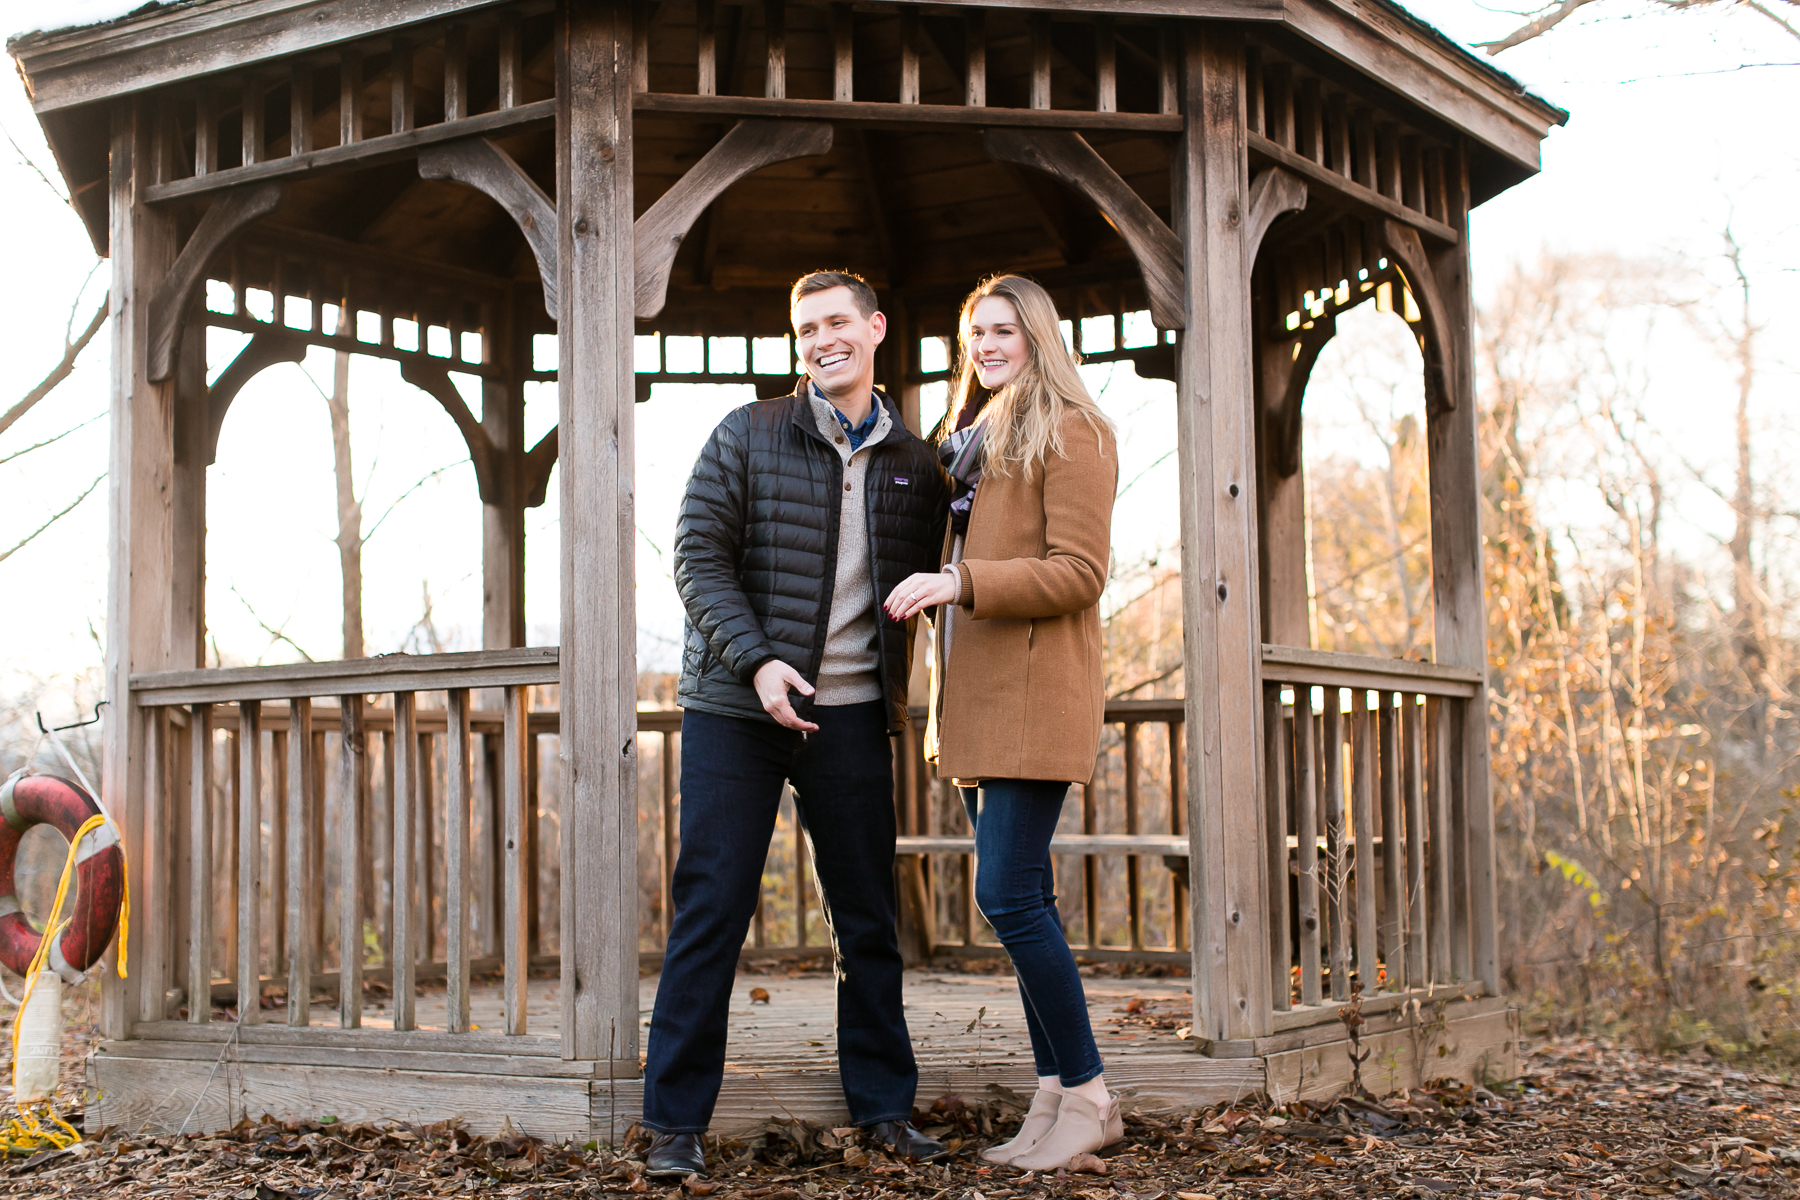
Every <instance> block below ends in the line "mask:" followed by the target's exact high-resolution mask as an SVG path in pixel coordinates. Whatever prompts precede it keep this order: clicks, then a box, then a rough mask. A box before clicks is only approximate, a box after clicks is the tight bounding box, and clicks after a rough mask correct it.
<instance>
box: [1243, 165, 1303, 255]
mask: <svg viewBox="0 0 1800 1200" xmlns="http://www.w3.org/2000/svg"><path fill="white" fill-rule="evenodd" d="M1305 207H1306V183H1305V181H1304V180H1302V179H1301V178H1300V177H1299V176H1298V175H1295V174H1294V173H1293V172H1291V171H1287V170H1283V169H1282V168H1280V167H1264V168H1263V169H1262V170H1260V171H1258V172H1257V173H1256V178H1254V179H1252V180H1251V181H1250V218H1249V220H1248V221H1247V222H1246V226H1247V228H1246V229H1245V232H1244V260H1245V262H1246V263H1250V264H1254V263H1255V262H1256V254H1257V251H1258V250H1260V249H1261V248H1262V243H1263V238H1264V237H1265V236H1266V235H1267V234H1268V232H1269V226H1271V225H1273V224H1274V223H1275V218H1276V217H1279V216H1280V215H1281V214H1282V213H1287V212H1294V211H1296V210H1298V209H1302V208H1305Z"/></svg>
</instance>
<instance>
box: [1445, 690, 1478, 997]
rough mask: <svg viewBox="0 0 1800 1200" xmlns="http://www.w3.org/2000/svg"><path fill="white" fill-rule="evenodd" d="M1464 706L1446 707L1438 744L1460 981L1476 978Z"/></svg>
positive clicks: (1454, 960)
mask: <svg viewBox="0 0 1800 1200" xmlns="http://www.w3.org/2000/svg"><path fill="white" fill-rule="evenodd" d="M1467 703H1468V701H1467V700H1452V701H1450V702H1449V703H1448V704H1447V705H1446V706H1445V707H1447V708H1449V709H1450V718H1449V728H1448V731H1447V732H1448V734H1449V736H1447V737H1445V738H1444V739H1443V740H1442V741H1441V742H1440V743H1439V745H1440V746H1441V748H1442V750H1443V752H1444V759H1445V773H1446V776H1447V778H1448V781H1449V785H1450V786H1449V788H1448V789H1447V790H1448V791H1449V793H1450V964H1451V966H1452V967H1454V968H1455V970H1456V978H1457V979H1458V980H1459V981H1461V980H1468V979H1473V978H1474V977H1475V969H1474V961H1473V960H1474V950H1473V938H1474V928H1473V925H1472V923H1471V920H1470V904H1469V797H1468V791H1467V789H1466V788H1465V787H1464V786H1463V754H1464V752H1465V751H1464V747H1463V744H1462V740H1463V739H1462V727H1463V714H1462V707H1463V705H1465V704H1467Z"/></svg>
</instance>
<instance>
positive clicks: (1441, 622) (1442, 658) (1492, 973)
mask: <svg viewBox="0 0 1800 1200" xmlns="http://www.w3.org/2000/svg"><path fill="white" fill-rule="evenodd" d="M1444 166H1445V175H1446V176H1447V179H1446V183H1447V185H1448V186H1447V191H1448V202H1449V212H1448V213H1447V214H1446V215H1447V219H1448V221H1449V223H1450V225H1451V226H1452V227H1454V228H1455V229H1456V231H1457V233H1458V234H1459V235H1460V236H1459V239H1458V241H1457V243H1456V244H1455V245H1454V246H1450V247H1447V248H1443V249H1437V250H1434V251H1433V252H1432V253H1431V255H1430V259H1431V273H1432V274H1433V275H1434V276H1435V277H1436V281H1437V287H1438V294H1439V295H1440V296H1441V297H1442V299H1443V302H1444V309H1445V324H1446V328H1445V329H1444V330H1443V331H1442V336H1443V338H1444V340H1445V341H1446V343H1447V345H1446V346H1445V350H1447V351H1448V353H1449V356H1450V368H1449V371H1448V376H1449V378H1448V380H1447V381H1446V382H1447V383H1448V385H1449V391H1450V401H1451V404H1452V405H1453V407H1450V408H1448V409H1446V408H1444V407H1442V406H1439V407H1438V408H1437V410H1436V411H1433V412H1428V413H1427V414H1426V422H1425V429H1426V446H1427V454H1428V457H1429V470H1430V475H1431V577H1432V599H1433V608H1434V611H1435V633H1436V636H1437V653H1436V659H1437V661H1438V662H1441V663H1450V664H1452V665H1455V666H1459V667H1474V668H1475V669H1477V670H1479V671H1481V672H1482V678H1483V682H1482V684H1481V686H1480V687H1478V688H1477V689H1476V691H1475V695H1474V697H1473V698H1472V699H1469V700H1467V701H1465V702H1463V703H1462V704H1461V705H1459V706H1457V707H1458V708H1460V714H1458V715H1460V717H1461V724H1462V728H1461V731H1460V732H1461V739H1460V741H1461V751H1462V753H1461V764H1460V765H1461V768H1462V779H1461V781H1460V782H1461V785H1462V796H1463V808H1464V812H1465V813H1466V814H1467V820H1468V827H1467V834H1466V836H1467V842H1466V845H1467V847H1468V878H1469V911H1470V928H1469V941H1470V954H1471V959H1472V962H1471V966H1472V969H1473V972H1474V976H1475V978H1476V979H1479V980H1480V981H1481V982H1482V983H1483V984H1484V985H1485V986H1486V987H1487V989H1488V991H1489V993H1490V994H1498V993H1499V990H1500V958H1499V948H1498V942H1497V931H1498V928H1499V914H1498V909H1497V907H1496V902H1495V900H1496V898H1495V894H1494V807H1493V795H1492V792H1491V785H1492V777H1491V774H1490V768H1489V765H1488V700H1487V684H1486V677H1487V599H1486V594H1485V583H1486V580H1485V577H1484V576H1483V573H1482V561H1481V548H1482V538H1481V476H1480V470H1481V454H1480V449H1479V447H1478V445H1477V441H1476V439H1477V433H1478V427H1479V424H1480V422H1479V420H1478V417H1477V413H1476V409H1475V368H1474V358H1475V338H1474V328H1473V322H1474V301H1473V299H1472V298H1471V296H1470V291H1469V175H1468V159H1467V155H1466V154H1465V153H1463V152H1461V150H1460V147H1459V152H1458V153H1456V154H1455V155H1453V156H1449V157H1448V161H1447V162H1446V163H1445V164H1444ZM1445 749H1446V747H1443V746H1441V745H1440V747H1439V753H1443V751H1444V750H1445Z"/></svg>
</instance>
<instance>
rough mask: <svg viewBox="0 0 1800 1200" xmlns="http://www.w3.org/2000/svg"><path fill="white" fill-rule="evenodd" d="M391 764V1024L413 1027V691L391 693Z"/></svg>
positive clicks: (416, 751) (416, 759)
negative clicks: (392, 1013) (392, 1012)
mask: <svg viewBox="0 0 1800 1200" xmlns="http://www.w3.org/2000/svg"><path fill="white" fill-rule="evenodd" d="M388 747H389V753H390V756H391V757H390V761H391V762H392V764H393V773H392V775H391V777H390V778H391V780H392V792H393V796H394V824H393V837H392V839H391V841H390V844H391V846H392V847H393V849H392V851H391V853H390V854H389V870H390V872H391V875H390V879H391V880H392V883H393V895H394V906H393V918H392V920H393V935H392V942H391V946H392V950H391V952H390V953H389V955H388V962H389V965H390V966H392V968H393V972H394V974H393V986H394V1028H395V1029H411V1028H413V1026H414V1024H415V1021H414V1017H413V1000H414V997H413V967H414V966H415V964H416V963H417V962H418V957H419V953H418V942H417V937H418V928H419V922H418V919H417V918H416V917H415V916H414V912H415V907H414V904H413V886H414V885H413V869H412V868H413V845H412V844H413V837H414V822H415V821H416V820H417V814H418V784H417V781H416V779H415V776H416V775H417V774H418V770H419V766H418V762H419V736H418V733H417V732H416V730H415V727H414V724H413V694H412V693H411V692H395V693H394V734H393V737H392V738H391V739H390V740H389V741H388Z"/></svg>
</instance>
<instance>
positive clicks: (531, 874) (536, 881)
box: [525, 727, 669, 961]
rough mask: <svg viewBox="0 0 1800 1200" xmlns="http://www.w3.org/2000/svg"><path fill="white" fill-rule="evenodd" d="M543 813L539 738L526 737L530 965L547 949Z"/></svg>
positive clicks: (665, 750) (666, 747) (665, 737)
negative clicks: (541, 911) (541, 908)
mask: <svg viewBox="0 0 1800 1200" xmlns="http://www.w3.org/2000/svg"><path fill="white" fill-rule="evenodd" d="M668 750H669V735H668V734H666V733H665V734H664V735H663V754H664V759H665V761H664V764H663V771H664V775H665V781H664V782H665V787H666V784H667V779H666V776H667V772H668V763H667V755H668ZM541 820H542V812H541V810H540V809H539V808H538V735H537V734H535V733H532V732H530V729H529V727H527V731H526V734H525V958H526V960H527V961H530V960H531V959H532V958H535V957H536V956H537V954H538V953H539V951H540V950H541V949H542V948H543V940H542V929H541V926H540V924H539V917H538V905H539V898H538V892H539V890H540V889H541V888H542V887H543V881H542V880H541V879H540V878H539V875H540V872H541V870H542V865H541V862H540V860H539V857H538V842H539V840H540V832H541V831H540V830H539V824H540V822H541Z"/></svg>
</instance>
